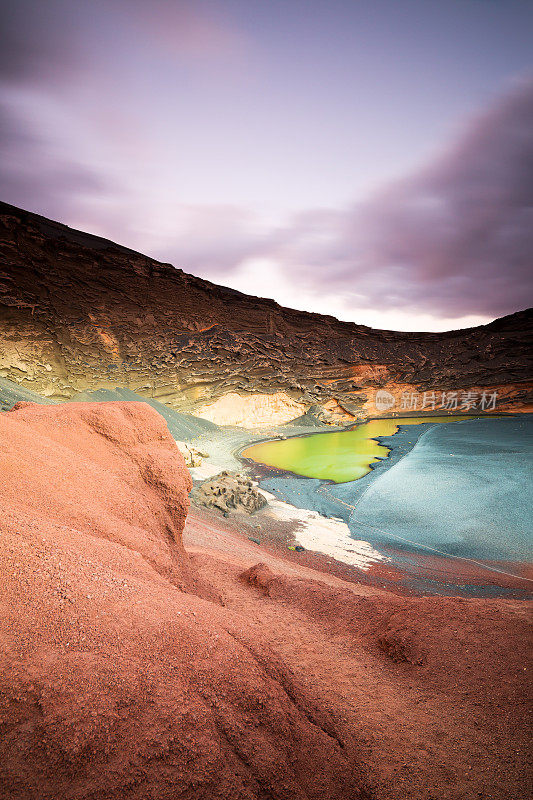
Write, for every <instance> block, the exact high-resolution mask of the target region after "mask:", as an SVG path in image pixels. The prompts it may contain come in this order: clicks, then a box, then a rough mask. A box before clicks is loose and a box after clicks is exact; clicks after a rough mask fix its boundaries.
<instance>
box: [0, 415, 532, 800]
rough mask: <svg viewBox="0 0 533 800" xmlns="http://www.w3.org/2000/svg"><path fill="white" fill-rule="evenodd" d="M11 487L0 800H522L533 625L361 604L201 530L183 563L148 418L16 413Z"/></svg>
mask: <svg viewBox="0 0 533 800" xmlns="http://www.w3.org/2000/svg"><path fill="white" fill-rule="evenodd" d="M0 474H1V476H2V478H1V481H0V502H1V504H2V517H1V537H0V560H1V562H2V566H1V569H2V576H3V577H2V599H1V604H0V643H1V653H2V655H1V664H0V787H1V789H0V795H1V797H2V798H6V800H7V798H14V799H15V800H16V799H19V798H24V799H26V798H32V800H33V798H35V800H52V798H53V800H62V799H64V800H82V799H83V800H115V799H116V800H118V798H120V800H160V799H162V798H165V800H166V799H167V798H168V800H171V798H172V800H178V798H180V800H181V799H183V800H185V799H187V800H196V799H198V800H199V798H203V799H204V800H210V798H213V799H215V798H220V799H221V800H222V799H223V800H232V799H235V800H245V798H246V799H247V800H248V799H249V800H251V799H252V798H254V799H255V800H268V799H269V798H273V799H274V800H285V798H287V800H288V798H291V799H294V800H306V799H308V798H309V799H313V800H314V799H315V798H316V800H319V799H320V800H335V799H336V798H343V800H348V799H349V798H358V797H360V798H376V800H377V798H384V799H385V798H388V799H389V800H392V799H393V798H397V800H400V798H402V800H403V798H413V799H414V798H426V799H427V800H430V799H431V798H434V799H435V800H437V798H438V800H445V798H450V799H451V798H457V800H459V798H461V800H462V799H463V798H465V800H469V799H470V798H471V799H472V800H474V799H475V798H486V800H488V799H489V798H502V799H503V798H513V800H515V799H516V798H518V797H522V796H525V795H526V792H527V786H528V774H527V771H526V768H525V764H524V762H525V756H524V753H525V747H526V746H527V730H526V729H525V725H524V723H523V715H524V711H525V697H526V696H527V683H526V679H525V676H526V673H525V671H524V667H525V666H526V655H527V651H526V647H527V630H528V629H527V619H526V611H525V609H526V606H525V604H520V603H518V602H510V601H509V602H504V601H478V602H475V601H459V600H453V599H448V600H439V599H427V598H409V599H405V598H399V597H396V596H394V595H391V594H388V593H385V592H381V593H379V592H376V591H373V590H371V589H369V588H368V587H361V588H360V589H359V588H358V587H356V586H354V585H352V584H348V583H344V582H343V581H341V580H339V579H337V578H332V576H330V575H321V574H320V573H317V572H314V571H313V570H311V569H306V568H298V567H297V566H296V565H295V564H294V563H292V564H289V563H288V562H286V561H284V560H282V559H280V558H276V557H273V556H271V555H269V554H268V553H265V552H261V550H260V548H257V546H256V545H252V544H251V543H250V542H247V541H246V539H245V538H244V537H239V536H238V535H236V534H234V533H230V532H228V531H227V530H226V529H225V528H224V527H223V526H222V525H220V526H218V527H216V528H213V526H212V525H209V524H208V523H206V522H205V521H204V520H203V519H202V517H201V516H199V515H197V514H193V515H192V516H191V517H190V521H189V522H188V523H187V528H188V537H187V538H188V541H189V542H191V545H188V549H189V551H191V552H192V551H194V552H192V555H187V553H186V552H185V550H184V547H183V544H182V531H183V526H184V522H185V517H186V514H187V509H188V492H189V489H190V485H191V483H190V477H189V474H188V472H187V470H186V468H185V466H184V463H183V459H182V457H181V455H180V454H179V452H178V450H177V448H176V446H175V444H174V442H173V440H172V438H171V437H170V435H169V433H168V431H167V429H166V426H165V424H164V422H163V420H162V419H161V418H160V417H159V416H158V415H157V414H156V413H155V412H154V411H153V410H152V409H151V408H150V407H148V406H146V405H144V404H135V403H133V404H130V403H125V404H122V403H109V404H98V405H96V404H95V405H93V404H72V405H64V406H48V407H46V406H35V405H32V404H20V405H19V406H18V407H16V408H15V409H14V410H13V411H12V412H9V413H5V414H0ZM258 553H260V554H261V560H264V561H265V562H266V563H265V564H255V566H254V563H255V562H257V560H258V557H257V554H258ZM221 598H222V599H221Z"/></svg>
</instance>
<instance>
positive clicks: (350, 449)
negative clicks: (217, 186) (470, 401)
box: [241, 416, 472, 483]
mask: <svg viewBox="0 0 533 800" xmlns="http://www.w3.org/2000/svg"><path fill="white" fill-rule="evenodd" d="M465 419H472V417H464V416H455V417H452V416H439V417H396V418H395V419H372V420H369V421H368V422H364V423H362V424H361V425H357V426H356V427H354V428H351V429H350V430H347V431H335V432H333V433H316V434H312V435H310V436H295V437H292V438H290V439H275V440H273V441H270V442H261V443H260V444H255V445H252V446H251V447H248V448H246V449H245V450H243V451H242V453H241V456H242V457H243V458H250V459H252V460H253V461H256V462H258V463H259V464H265V465H266V466H269V467H275V468H277V469H281V470H285V471H287V472H293V473H295V474H296V475H303V476H304V477H306V478H320V479H322V480H330V481H333V483H346V482H347V481H355V480H357V479H358V478H362V477H363V475H366V474H367V473H368V472H369V471H370V469H371V465H372V464H374V463H375V462H376V461H379V460H380V459H382V458H386V457H387V456H388V454H389V452H390V451H389V448H388V447H384V446H383V445H381V444H379V442H377V441H376V437H378V436H392V435H393V434H395V433H396V432H397V431H398V426H399V425H421V424H423V423H428V422H429V423H438V422H461V421H463V420H465Z"/></svg>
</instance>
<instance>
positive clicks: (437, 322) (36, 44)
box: [0, 0, 533, 330]
mask: <svg viewBox="0 0 533 800" xmlns="http://www.w3.org/2000/svg"><path fill="white" fill-rule="evenodd" d="M0 8H1V11H2V19H1V20H0V22H1V29H2V31H3V33H2V37H3V39H2V41H1V42H0V67H1V79H0V100H1V119H2V122H1V127H0V137H1V146H2V163H1V167H0V181H1V185H2V198H3V199H5V200H6V201H7V202H11V203H14V204H15V205H19V206H23V207H25V208H28V209H30V210H32V211H36V212H38V213H40V214H44V215H45V216H49V217H52V218H54V219H58V220H61V221H62V222H65V223H67V224H68V225H72V226H74V227H78V228H82V229H85V230H90V231H91V232H94V233H98V234H100V235H103V236H106V237H108V238H111V239H114V240H115V241H118V242H120V243H122V244H125V245H127V246H129V247H132V248H134V249H138V250H141V251H142V252H145V253H148V254H149V255H151V256H154V257H155V258H159V259H161V260H163V261H170V262H172V263H173V264H175V265H176V266H181V267H182V268H183V269H185V270H186V271H188V272H193V273H194V274H196V275H200V276H203V277H207V278H209V279H210V280H213V281H216V282H218V283H223V284H225V285H228V286H233V287H235V288H238V289H240V290H241V291H244V292H247V293H250V294H256V295H260V296H269V297H274V298H275V299H276V300H278V302H280V303H283V304H284V305H288V306H292V307H295V308H304V309H307V310H312V311H321V312H323V313H330V314H333V315H335V316H337V317H339V318H341V319H346V320H354V321H357V322H362V323H365V324H369V325H373V326H375V327H384V328H397V329H404V330H444V329H448V328H452V327H464V326H466V325H470V324H478V323H481V322H486V321H488V320H490V319H494V318H495V317H497V316H501V315H503V314H507V313H511V312H513V311H516V310H519V309H522V308H525V307H526V306H527V305H529V304H531V292H532V287H531V274H532V269H531V254H532V252H533V241H532V231H533V142H532V138H533V137H532V131H533V64H532V63H531V41H532V33H533V3H532V2H530V0H212V1H210V0H189V1H188V2H185V0H90V2H89V0H12V1H9V2H6V1H5V0H0Z"/></svg>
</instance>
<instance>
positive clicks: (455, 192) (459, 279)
mask: <svg viewBox="0 0 533 800" xmlns="http://www.w3.org/2000/svg"><path fill="white" fill-rule="evenodd" d="M270 247H271V254H272V255H273V257H275V258H277V259H281V260H282V261H283V262H284V263H285V265H286V269H288V270H290V271H291V272H292V274H296V275H298V277H299V279H300V280H305V281H307V282H308V283H309V284H310V285H314V286H315V287H316V288H317V290H318V289H320V288H321V287H322V288H323V290H324V291H329V292H334V291H336V290H338V291H342V292H343V293H344V294H348V296H349V295H350V294H353V296H354V298H355V297H357V303H358V305H359V307H362V306H363V304H364V305H365V306H367V307H374V308H375V307H384V308H387V307H389V308H396V309H398V308H401V309H405V310H411V311H428V312H433V313H437V314H443V315H447V316H454V315H457V316H460V315H463V314H485V315H489V316H497V315H500V314H505V313H509V312H511V311H514V310H516V309H518V308H523V307H524V306H525V305H526V304H527V303H528V302H531V300H532V294H533V270H532V264H531V259H532V254H533V81H527V82H523V83H522V84H521V85H520V86H519V87H518V88H517V89H516V90H515V91H513V92H512V93H511V94H510V95H509V96H507V97H505V98H504V99H502V100H501V101H500V102H498V103H497V104H496V105H495V106H494V107H493V108H492V109H491V110H490V111H489V112H488V113H486V114H485V115H483V116H481V117H479V118H478V119H476V120H475V121H474V122H473V123H472V124H471V125H470V127H469V128H468V129H467V130H466V131H465V133H464V134H463V136H462V137H461V138H460V140H459V142H458V143H457V144H456V145H455V146H454V147H453V148H452V149H450V150H449V151H448V152H447V153H445V154H444V155H442V156H441V157H440V158H439V159H438V160H437V161H436V162H435V163H434V164H432V165H430V166H429V167H427V168H425V169H424V170H422V171H421V172H419V173H418V174H416V175H414V176H412V177H410V178H407V179H405V180H403V181H400V182H398V183H396V184H395V185H392V186H390V187H388V188H387V189H386V190H385V191H382V192H381V193H379V194H378V195H377V196H376V197H374V198H373V199H372V200H371V201H370V202H368V203H365V204H361V205H359V206H357V207H355V208H352V209H351V210H349V211H347V212H343V213H335V212H331V211H324V212H321V211H315V212H307V213H306V214H303V215H300V216H299V217H298V219H297V220H295V221H294V223H293V224H292V225H291V226H288V227H287V228H286V229H284V230H282V231H279V232H278V233H277V234H276V235H275V236H274V237H272V239H271V242H270ZM363 298H364V300H363Z"/></svg>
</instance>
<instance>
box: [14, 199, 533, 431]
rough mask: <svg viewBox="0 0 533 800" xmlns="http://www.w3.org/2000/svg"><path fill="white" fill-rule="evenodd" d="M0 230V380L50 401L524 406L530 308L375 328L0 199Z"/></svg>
mask: <svg viewBox="0 0 533 800" xmlns="http://www.w3.org/2000/svg"><path fill="white" fill-rule="evenodd" d="M0 230H1V239H2V241H1V244H0V247H1V249H0V336H1V339H2V346H1V349H0V377H3V378H8V379H10V380H13V381H16V382H18V383H19V384H21V385H22V386H24V387H25V388H27V389H32V390H33V391H36V392H39V393H41V394H43V395H45V396H47V397H50V398H52V399H57V400H61V399H68V398H70V397H72V396H73V395H75V394H78V393H80V392H84V391H92V390H95V389H98V388H114V387H115V386H122V387H126V388H129V389H131V390H133V391H134V392H136V393H137V394H139V395H141V396H144V397H152V398H156V399H158V400H160V401H162V402H164V403H167V404H169V405H171V406H173V407H174V408H177V409H180V410H185V411H191V410H197V409H198V408H199V407H200V406H202V405H203V404H205V403H210V402H213V401H216V400H217V399H219V398H222V397H224V396H225V395H227V394H229V393H238V394H239V395H241V396H244V397H246V398H250V397H251V396H256V397H258V398H265V397H266V398H267V400H268V402H270V400H269V398H272V397H275V398H276V402H275V403H273V414H274V412H275V410H276V408H277V410H278V411H279V409H280V408H281V407H282V406H283V405H285V406H287V407H288V408H289V411H288V415H289V416H292V417H294V416H298V415H299V413H304V412H305V411H307V410H308V409H309V408H310V407H312V406H317V405H318V406H320V407H321V409H322V410H324V409H325V410H326V413H328V412H329V414H330V415H333V416H332V417H331V418H332V419H333V418H336V419H341V418H345V419H350V418H351V417H352V416H357V415H358V414H360V413H361V412H363V413H367V412H369V411H370V412H371V413H375V407H374V406H373V402H372V400H373V397H374V394H375V391H376V389H377V388H381V387H386V388H388V389H389V390H390V391H392V392H394V393H396V394H398V393H399V392H402V391H405V390H417V391H420V390H424V389H435V390H453V389H456V390H468V389H472V388H478V389H480V388H483V389H487V390H488V389H497V390H498V391H499V393H500V401H501V400H502V399H503V400H504V403H503V404H502V403H501V402H500V408H502V407H506V408H509V409H513V410H520V409H523V408H525V407H526V406H527V402H528V386H529V389H530V388H531V384H529V385H528V383H527V381H528V379H529V378H530V377H531V373H532V369H531V363H530V361H528V356H529V353H530V352H531V347H530V344H531V336H530V331H531V313H530V312H520V313H517V314H513V315H511V316H508V317H504V318H502V319H500V320H496V321H495V322H493V323H491V324H490V325H486V326H481V327H477V328H471V329H465V330H460V331H451V332H447V333H441V334H436V333H398V332H393V331H384V330H374V329H372V328H368V327H366V326H363V325H355V324H352V323H346V322H339V321H338V320H336V319H334V318H333V317H327V316H321V315H318V314H309V313H305V312H301V311H294V310H291V309H286V308H282V307H281V306H279V305H278V304H277V303H275V302H274V301H272V300H264V299H258V298H255V297H249V296H247V295H244V294H241V293H239V292H236V291H234V290H231V289H227V288H224V287H222V286H217V285H215V284H212V283H209V282H208V281H205V280H201V279H199V278H195V277H194V276H192V275H188V274H186V273H185V272H183V271H182V270H181V269H176V268H174V267H173V266H172V265H170V264H162V263H160V262H158V261H154V260H153V259H150V258H148V257H146V256H144V255H141V254H140V253H137V252H134V251H132V250H128V249H126V248H124V247H121V246H119V245H117V244H114V243H112V242H110V241H107V240H105V239H101V238H98V237H96V236H92V235H90V234H86V233H82V232H79V231H75V230H72V229H70V228H68V227H66V226H65V225H61V224H59V223H57V222H52V221H50V220H47V219H45V218H44V217H40V216H38V215H36V214H32V213H29V212H27V211H23V210H21V209H18V208H15V207H14V206H10V205H7V204H1V206H0ZM529 397H531V394H530V395H529ZM276 404H277V405H276ZM322 413H323V411H322ZM274 415H275V414H274Z"/></svg>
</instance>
